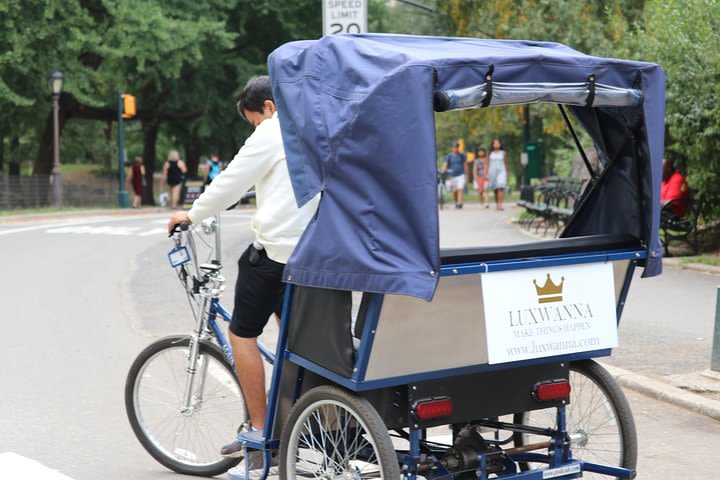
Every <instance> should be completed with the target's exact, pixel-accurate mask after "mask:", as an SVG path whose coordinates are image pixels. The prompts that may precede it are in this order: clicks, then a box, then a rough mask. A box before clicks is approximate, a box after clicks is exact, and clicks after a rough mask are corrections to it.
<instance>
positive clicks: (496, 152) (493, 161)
mask: <svg viewBox="0 0 720 480" xmlns="http://www.w3.org/2000/svg"><path fill="white" fill-rule="evenodd" d="M489 156H490V162H489V163H490V164H489V166H488V176H487V179H488V182H487V189H488V190H492V191H493V192H495V205H496V207H497V209H498V210H502V209H503V206H502V205H503V195H504V194H505V189H506V188H507V172H508V160H507V153H506V152H505V150H503V148H502V144H501V143H500V139H498V138H495V139H493V141H492V147H490V155H489Z"/></svg>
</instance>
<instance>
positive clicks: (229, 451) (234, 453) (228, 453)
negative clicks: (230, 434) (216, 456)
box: [220, 440, 262, 466]
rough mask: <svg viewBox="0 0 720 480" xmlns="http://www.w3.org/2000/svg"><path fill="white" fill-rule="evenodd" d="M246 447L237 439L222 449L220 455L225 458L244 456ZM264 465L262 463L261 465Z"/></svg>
mask: <svg viewBox="0 0 720 480" xmlns="http://www.w3.org/2000/svg"><path fill="white" fill-rule="evenodd" d="M243 448H244V447H243V446H242V444H241V443H240V442H238V441H237V440H235V441H234V442H233V443H228V444H227V445H225V446H224V447H222V448H221V449H220V455H221V456H222V457H224V458H242V457H243V456H244V455H245V450H244V449H243ZM261 466H262V465H261Z"/></svg>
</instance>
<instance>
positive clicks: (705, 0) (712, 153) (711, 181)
mask: <svg viewBox="0 0 720 480" xmlns="http://www.w3.org/2000/svg"><path fill="white" fill-rule="evenodd" d="M632 43H633V44H635V45H639V46H640V48H641V50H639V51H640V52H642V56H643V57H645V59H646V60H649V61H653V62H656V63H659V64H660V65H662V66H663V68H664V69H665V71H666V73H667V114H666V121H667V129H666V131H667V133H668V135H667V137H668V138H666V141H665V145H666V156H667V157H668V158H670V159H671V160H675V161H677V162H678V163H680V165H681V167H683V168H684V170H685V172H686V176H687V179H688V183H689V184H690V187H691V188H693V189H695V190H696V191H697V192H698V193H699V194H700V195H701V196H702V197H703V199H704V202H703V206H704V211H703V212H702V213H703V214H704V215H705V217H706V219H715V218H718V217H720V181H719V180H718V179H719V178H720V156H718V152H719V151H720V91H719V90H718V84H719V83H720V50H718V45H720V3H718V2H716V1H712V0H689V1H688V0H663V1H659V0H651V1H648V3H647V5H646V11H645V18H644V27H643V29H641V30H639V31H638V32H637V33H636V35H635V36H634V38H633V39H632Z"/></svg>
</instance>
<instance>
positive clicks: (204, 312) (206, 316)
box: [175, 214, 275, 411]
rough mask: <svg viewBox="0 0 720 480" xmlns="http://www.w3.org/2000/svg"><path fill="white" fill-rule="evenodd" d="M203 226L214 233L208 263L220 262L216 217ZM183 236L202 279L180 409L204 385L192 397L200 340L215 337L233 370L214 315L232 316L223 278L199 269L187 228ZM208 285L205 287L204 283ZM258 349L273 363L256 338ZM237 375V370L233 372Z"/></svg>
mask: <svg viewBox="0 0 720 480" xmlns="http://www.w3.org/2000/svg"><path fill="white" fill-rule="evenodd" d="M203 229H204V230H205V231H206V233H211V232H212V233H214V235H215V255H214V259H213V260H212V263H213V264H214V265H221V263H220V258H221V253H220V252H221V246H222V244H221V237H220V233H219V229H220V216H219V215H217V214H216V215H215V216H214V217H213V219H212V220H211V221H210V222H207V223H205V222H204V223H203ZM185 235H186V237H187V245H188V246H189V247H190V258H191V260H190V263H192V264H193V267H194V271H195V278H197V279H198V280H200V279H205V280H204V282H203V284H202V286H201V287H199V288H198V292H197V294H194V298H193V300H194V301H196V302H197V301H198V298H197V297H199V302H200V308H199V309H198V310H197V313H196V315H195V317H196V318H195V329H194V330H193V335H192V338H191V340H192V341H191V342H190V352H189V356H188V365H187V370H186V371H187V373H188V378H187V384H186V386H185V395H184V398H183V404H182V407H181V408H182V410H183V411H190V410H191V409H192V408H194V404H195V401H194V400H195V398H202V393H203V390H204V384H201V385H200V386H199V388H198V391H197V394H196V395H195V398H194V397H193V386H194V384H195V374H196V373H198V372H197V362H198V353H199V348H200V341H202V340H207V339H208V338H212V337H215V340H216V341H217V343H218V345H219V346H220V348H221V349H222V351H223V354H224V356H225V358H226V359H227V361H228V363H229V364H230V365H232V367H233V370H235V362H234V358H233V353H232V347H231V346H230V343H229V342H228V340H227V338H226V336H225V334H224V333H223V331H222V329H221V328H220V325H219V324H218V322H217V318H218V317H220V319H222V320H224V321H225V322H228V323H229V322H230V319H231V318H232V315H231V313H230V312H228V311H227V310H226V309H225V308H224V307H223V306H222V305H221V304H220V300H219V297H220V295H221V293H222V290H223V288H224V280H225V279H224V278H223V277H222V276H221V275H219V273H218V271H219V268H218V269H216V270H215V271H211V272H209V273H207V274H204V273H203V272H202V270H203V269H202V267H201V266H200V265H199V264H198V261H197V258H198V256H197V248H196V245H195V240H194V238H193V233H192V232H191V231H187V232H186V233H185ZM175 243H176V245H178V246H179V245H182V232H180V233H179V234H178V238H177V239H176V241H175ZM208 284H209V285H210V287H209V288H208V287H207V285H208ZM188 295H190V292H188ZM258 350H259V351H260V354H261V355H262V356H263V358H264V359H265V361H266V362H268V363H269V364H270V365H273V364H274V363H275V355H274V354H273V353H272V352H271V351H270V350H269V349H268V348H267V347H265V345H263V344H262V342H260V341H258ZM206 368H207V364H206V363H203V365H202V371H201V372H200V379H201V381H202V380H203V379H205V377H206V373H207V372H206V371H205V369H206ZM235 373H236V374H237V372H235Z"/></svg>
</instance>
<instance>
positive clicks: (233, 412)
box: [125, 336, 246, 476]
mask: <svg viewBox="0 0 720 480" xmlns="http://www.w3.org/2000/svg"><path fill="white" fill-rule="evenodd" d="M189 344H190V338H189V337H187V336H184V337H180V336H176V337H168V338H163V339H161V340H158V341H157V342H155V343H153V344H151V345H149V346H148V347H147V348H146V349H145V350H143V351H142V352H141V353H140V355H139V356H138V357H137V359H136V360H135V362H134V363H133V365H132V367H131V368H130V373H128V377H127V382H126V384H125V409H126V410H127V415H128V419H129V420H130V425H131V426H132V429H133V431H134V432H135V435H136V436H137V438H138V440H140V443H141V444H142V446H143V447H144V448H145V450H147V451H148V453H150V455H152V456H153V458H155V460H157V461H158V462H160V463H161V464H162V465H164V466H165V467H167V468H169V469H170V470H173V471H175V472H178V473H183V474H187V475H202V476H214V475H218V474H220V473H223V472H225V471H227V470H228V469H229V468H231V467H233V466H235V465H237V463H238V462H239V461H240V459H225V458H223V457H221V456H220V453H219V452H220V448H221V447H222V446H223V445H225V444H226V443H229V442H230V441H232V439H233V438H234V437H235V436H236V435H237V428H238V425H240V424H242V423H244V422H245V419H246V408H245V401H244V399H243V396H242V393H241V390H240V386H239V384H238V381H237V378H236V376H235V373H234V372H233V369H232V367H231V366H230V364H229V363H228V362H227V361H226V359H225V357H224V356H223V354H222V352H221V350H220V348H219V347H217V346H216V345H214V344H211V343H207V342H203V343H201V345H200V349H199V357H198V363H197V370H196V371H197V373H196V374H195V378H194V381H193V390H192V401H191V404H190V405H189V406H188V408H185V406H184V405H183V398H184V395H185V388H186V385H187V381H188V374H187V367H188V357H189V355H190V349H189Z"/></svg>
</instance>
